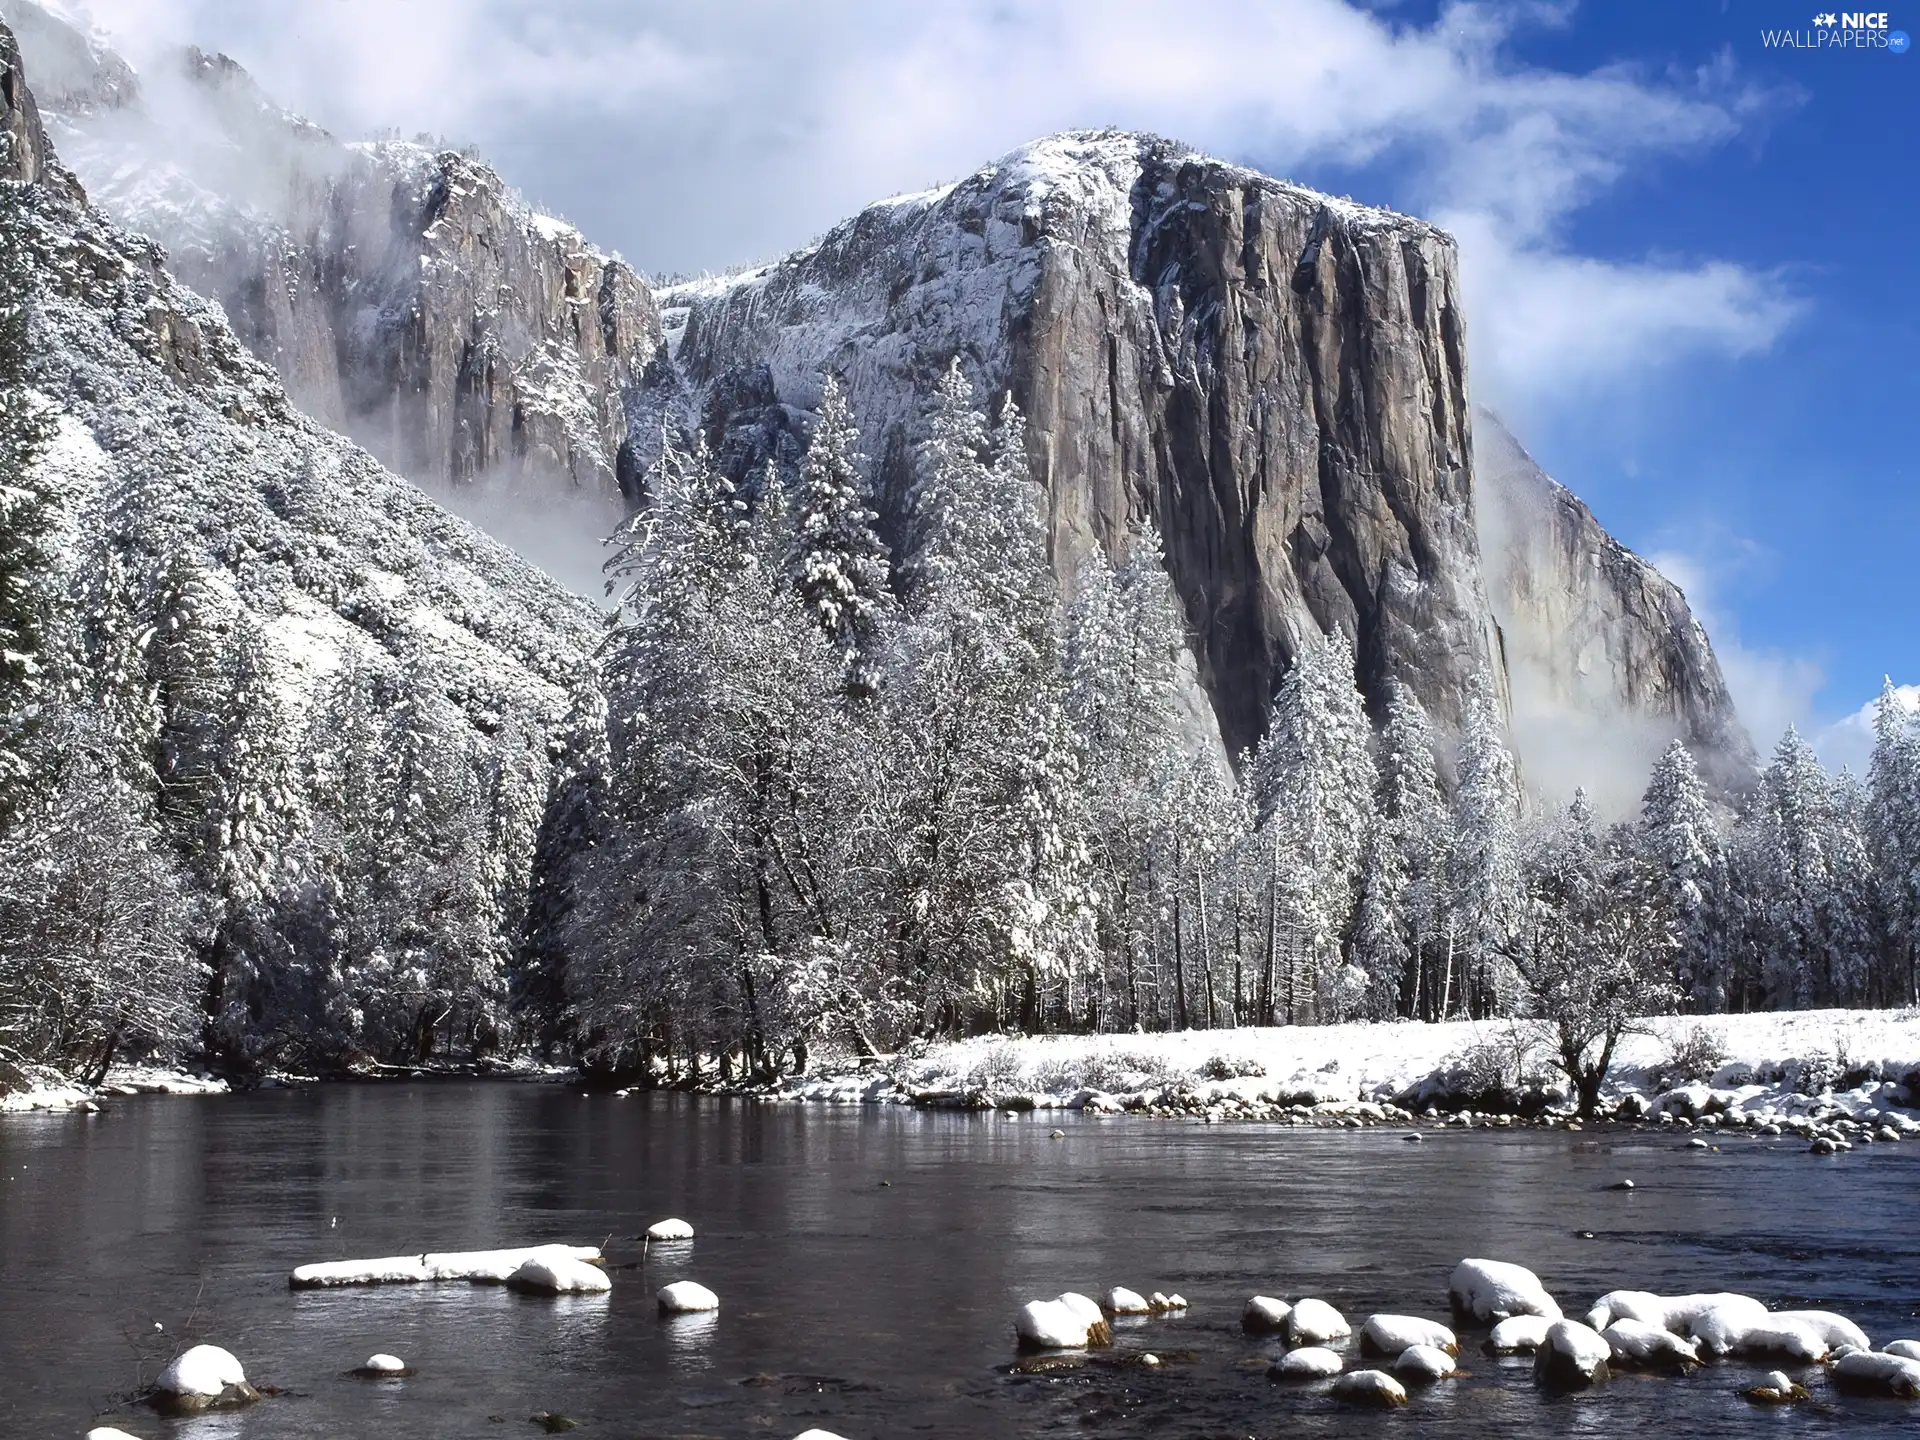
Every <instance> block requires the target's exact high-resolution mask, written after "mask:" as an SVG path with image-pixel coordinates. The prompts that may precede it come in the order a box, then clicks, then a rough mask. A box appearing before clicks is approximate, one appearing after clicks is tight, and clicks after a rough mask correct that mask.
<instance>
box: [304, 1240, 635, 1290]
mask: <svg viewBox="0 0 1920 1440" xmlns="http://www.w3.org/2000/svg"><path fill="white" fill-rule="evenodd" d="M600 1258H601V1256H600V1247H599V1246H597V1245H521V1246H517V1247H515V1248H513V1249H508V1250H450V1251H445V1252H442V1253H429V1254H425V1255H393V1256H388V1257H386V1258H384V1259H379V1260H325V1261H321V1262H320V1263H318V1264H314V1265H301V1266H298V1267H297V1268H296V1269H295V1270H294V1271H293V1273H292V1274H291V1275H289V1276H288V1277H287V1283H288V1284H289V1285H290V1286H292V1287H293V1288H294V1289H295V1290H320V1289H328V1288H331V1287H333V1286H339V1285H416V1284H420V1283H422V1282H425V1281H431V1280H466V1281H471V1282H472V1283H474V1284H478V1285H504V1284H506V1283H507V1281H508V1280H509V1279H511V1278H512V1276H513V1273H514V1272H515V1271H516V1270H518V1269H519V1268H520V1267H521V1266H522V1265H524V1264H526V1263H527V1261H529V1260H533V1259H567V1260H580V1261H595V1260H599V1259H600Z"/></svg>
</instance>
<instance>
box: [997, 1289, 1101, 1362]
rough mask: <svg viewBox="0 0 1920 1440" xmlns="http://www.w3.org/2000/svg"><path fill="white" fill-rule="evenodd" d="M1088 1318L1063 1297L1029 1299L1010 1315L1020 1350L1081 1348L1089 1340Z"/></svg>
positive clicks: (1090, 1326) (1089, 1326)
mask: <svg viewBox="0 0 1920 1440" xmlns="http://www.w3.org/2000/svg"><path fill="white" fill-rule="evenodd" d="M1091 1329H1092V1325H1091V1322H1090V1321H1089V1320H1088V1319H1087V1317H1086V1315H1085V1314H1084V1313H1082V1312H1081V1311H1079V1310H1077V1309H1076V1308H1075V1307H1074V1306H1072V1305H1069V1304H1068V1303H1067V1302H1066V1301H1064V1300H1029V1301H1028V1302H1027V1303H1026V1304H1024V1305H1022V1306H1021V1307H1020V1310H1019V1313H1018V1314H1016V1315H1015V1316H1014V1317H1013V1331H1014V1334H1015V1335H1016V1336H1018V1337H1019V1340H1020V1348H1021V1349H1023V1350H1080V1349H1083V1348H1085V1347H1086V1346H1087V1345H1088V1344H1090V1343H1091V1337H1090V1334H1089V1332H1090V1330H1091Z"/></svg>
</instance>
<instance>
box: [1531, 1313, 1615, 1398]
mask: <svg viewBox="0 0 1920 1440" xmlns="http://www.w3.org/2000/svg"><path fill="white" fill-rule="evenodd" d="M1612 1355H1613V1347H1612V1346H1610V1345H1608V1344H1607V1342H1606V1340H1605V1339H1604V1338H1603V1337H1602V1336H1601V1334H1600V1332H1599V1331H1597V1330H1594V1329H1593V1328H1592V1327H1590V1326H1587V1325H1582V1324H1581V1323H1580V1322H1579V1321H1578V1320H1556V1321H1554V1322H1553V1324H1551V1325H1549V1326H1548V1327H1547V1337H1546V1339H1545V1340H1543V1341H1542V1342H1541V1344H1540V1348H1539V1349H1538V1350H1536V1351H1534V1352H1533V1378H1534V1380H1535V1381H1536V1382H1537V1383H1538V1384H1541V1385H1544V1386H1546V1387H1547V1388H1548V1389H1551V1390H1581V1389H1584V1388H1586V1387H1587V1386H1589V1385H1592V1384H1594V1383H1596V1382H1597V1381H1601V1380H1605V1379H1606V1378H1607V1375H1608V1370H1607V1361H1608V1360H1609V1359H1610V1358H1611V1357H1612Z"/></svg>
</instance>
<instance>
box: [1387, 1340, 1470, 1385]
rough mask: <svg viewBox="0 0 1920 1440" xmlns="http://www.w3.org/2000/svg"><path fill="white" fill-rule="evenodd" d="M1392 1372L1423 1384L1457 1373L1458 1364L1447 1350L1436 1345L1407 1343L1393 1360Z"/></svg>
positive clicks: (1458, 1369) (1458, 1371)
mask: <svg viewBox="0 0 1920 1440" xmlns="http://www.w3.org/2000/svg"><path fill="white" fill-rule="evenodd" d="M1393 1373H1394V1374H1396V1375H1398V1376H1400V1377H1401V1378H1402V1379H1404V1380H1412V1381H1417V1382H1419V1383H1421V1384H1425V1383H1427V1382H1428V1381H1431V1380H1446V1379H1448V1378H1450V1377H1452V1376H1454V1375H1458V1374H1459V1373H1460V1366H1459V1364H1458V1363H1457V1362H1455V1360H1454V1358H1453V1355H1452V1354H1451V1353H1450V1352H1449V1351H1446V1350H1442V1349H1441V1348H1440V1347H1439V1346H1437V1345H1409V1346H1408V1347H1407V1348H1406V1349H1404V1350H1402V1351H1401V1352H1400V1357H1399V1358H1398V1359H1397V1360H1395V1361H1394V1362H1393Z"/></svg>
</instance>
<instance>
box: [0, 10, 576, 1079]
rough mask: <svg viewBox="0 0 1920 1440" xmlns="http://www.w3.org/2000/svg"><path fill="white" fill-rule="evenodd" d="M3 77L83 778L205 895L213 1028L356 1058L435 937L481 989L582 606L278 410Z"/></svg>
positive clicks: (56, 579) (524, 886) (427, 984)
mask: <svg viewBox="0 0 1920 1440" xmlns="http://www.w3.org/2000/svg"><path fill="white" fill-rule="evenodd" d="M0 62H4V63H5V64H6V68H5V70H4V73H0V180H3V181H9V182H21V188H18V189H16V190H13V191H11V192H10V195H11V197H12V198H10V199H9V205H10V206H17V207H18V218H17V219H16V220H14V221H11V222H10V224H11V225H14V226H17V227H18V236H17V239H16V240H15V242H14V243H16V244H18V245H20V246H22V247H23V249H24V251H25V256H24V258H25V261H26V266H27V269H28V270H29V272H30V274H31V277H32V287H33V290H34V292H35V294H34V299H33V312H34V318H33V328H32V337H33V342H34V343H33V347H32V360H31V367H32V368H31V370H30V372H29V375H28V383H29V386H30V388H31V391H32V392H34V393H36V394H37V395H38V396H40V397H41V399H42V402H43V403H44V405H45V406H46V408H47V410H48V412H49V414H50V416H51V417H52V419H53V422H54V424H55V427H56V428H55V431H54V434H53V437H52V440H51V442H50V443H49V444H48V445H47V446H46V447H45V449H44V450H43V452H42V453H41V455H40V457H39V459H38V460H37V462H36V473H37V477H38V478H37V486H38V488H39V489H40V490H41V491H42V492H44V493H45V494H46V495H47V496H48V497H49V499H50V501H51V503H52V507H53V512H54V520H55V528H54V543H53V566H52V568H53V570H54V572H55V573H53V574H50V575H43V576H38V577H36V583H38V584H40V585H42V586H43V588H44V592H45V594H46V595H47V597H48V603H49V605H50V606H51V607H52V608H53V610H54V611H55V626H54V629H55V633H57V634H59V635H62V636H68V637H71V640H72V645H73V647H74V649H73V654H74V657H75V660H76V661H77V662H78V664H79V665H80V667H81V668H80V670H79V671H78V672H77V673H76V674H75V675H74V678H73V680H72V682H71V683H72V686H73V696H72V699H71V700H70V701H69V699H68V697H66V696H61V697H59V704H60V706H62V707H65V708H68V709H71V710H73V711H74V712H76V716H75V719H74V720H73V722H72V723H73V725H74V726H75V727H77V729H76V730H75V733H77V734H81V735H83V737H92V738H91V739H87V740H86V745H87V746H91V747H93V749H94V750H96V751H98V753H99V754H101V755H107V754H111V755H115V756H121V757H124V758H122V759H114V760H111V762H108V761H99V762H98V763H102V764H108V767H109V769H112V770H113V771H114V772H115V773H117V774H120V775H122V776H123V778H124V782H125V783H126V785H127V786H128V787H129V789H130V790H131V791H132V792H133V793H134V794H135V796H136V798H135V800H133V801H132V802H130V803H131V804H133V805H134V806H135V808H136V809H137V810H139V811H140V813H146V812H147V811H149V810H150V811H151V812H152V813H153V814H155V815H157V816H158V817H159V819H158V824H159V826H160V832H161V833H162V834H163V835H164V837H165V839H166V840H167V841H168V842H169V844H170V845H171V846H172V847H173V848H174V853H176V854H177V855H178V857H179V858H180V863H181V865H182V867H183V869H184V870H185V871H186V872H187V873H188V874H190V875H192V876H194V878H195V879H196V881H198V882H199V883H201V884H202V885H203V887H204V888H202V889H201V890H200V891H199V892H197V893H196V894H195V895H194V897H193V901H192V904H193V907H194V913H195V915H196V916H197V917H198V918H197V919H196V920H195V922H194V924H195V927H196V933H197V934H198V936H199V944H200V946H201V947H202V948H201V952H200V953H201V955H202V963H203V964H204V965H205V966H206V967H207V974H208V975H210V976H211V977H212V980H211V982H210V984H211V988H209V989H208V990H207V992H206V995H205V997H204V999H205V1004H206V1006H207V1013H208V1017H209V1019H208V1023H209V1024H210V1025H215V1026H217V1025H218V1024H219V1023H220V1021H221V1017H222V1015H223V1013H224V1010H223V1007H233V1006H238V1007H241V1008H242V1009H243V1010H245V1011H246V1012H248V1013H250V1015H251V1020H250V1021H249V1022H248V1023H249V1024H250V1025H252V1026H253V1027H254V1033H256V1034H264V1033H267V1032H269V1031H277V1030H279V1028H280V1027H281V1026H283V1025H284V1026H288V1027H291V1028H290V1032H289V1033H292V1032H302V1031H303V1027H307V1026H311V1033H314V1034H317V1033H319V1031H320V1030H321V1029H323V1028H326V1027H327V1026H331V1027H332V1034H333V1036H334V1043H336V1044H337V1046H338V1047H341V1048H346V1047H351V1046H354V1045H359V1044H365V1045H367V1046H369V1047H372V1046H374V1045H375V1044H376V1041H375V1040H374V1039H372V1038H370V1028H371V1029H378V1028H379V1027H377V1026H371V1022H369V1021H368V1020H367V1016H368V1015H369V1014H370V1013H371V1011H372V1010H373V1008H374V1007H375V1005H376V1003H379V1004H389V1005H391V1006H392V1007H394V1008H395V1009H396V1010H397V1011H399V1012H402V1013H401V1018H399V1019H398V1020H395V1021H393V1022H392V1024H391V1025H389V1026H388V1027H387V1030H386V1032H384V1033H385V1035H386V1038H387V1039H390V1038H391V1034H392V1033H393V1031H394V1030H395V1028H396V1027H397V1029H398V1032H399V1033H402V1034H404V1033H405V1032H406V1029H407V1027H408V1026H411V1025H414V1024H415V1023H416V1017H415V1014H414V1012H415V1010H418V1011H419V1014H420V1015H423V1016H425V1017H426V1019H425V1020H424V1021H420V1022H419V1023H422V1024H425V1025H426V1026H427V1030H426V1032H425V1033H426V1034H428V1035H431V1033H432V1028H433V1026H434V1025H438V1024H441V1023H442V1022H446V1021H448V1017H449V1016H453V1015H455V1014H456V1012H455V1010H454V1008H453V1007H452V1006H447V1005H443V1004H442V1003H441V1001H440V1000H439V998H438V997H439V996H440V995H444V994H447V993H450V988H451V987H452V985H453V983H454V982H451V981H449V980H448V979H447V978H446V976H445V974H440V975H439V977H438V978H435V974H436V971H435V967H436V966H439V965H440V963H441V962H440V961H437V960H435V961H429V960H428V959H427V958H423V957H426V956H427V955H428V954H429V952H430V951H438V950H444V951H446V952H447V954H449V955H451V954H452V953H453V952H456V951H457V952H458V963H459V964H460V965H462V966H465V967H466V970H467V979H465V980H464V981H461V982H459V985H460V987H461V989H460V993H461V995H462V1001H461V1004H462V1006H463V1007H464V1006H465V1004H466V1000H467V998H468V997H471V996H474V995H478V996H481V997H483V998H485V999H488V1000H492V1001H497V1000H499V999H501V998H503V997H504V994H505V986H506V983H507V976H506V974H505V970H504V964H505V958H506V956H507V955H508V954H509V953H510V952H511V951H512V950H513V949H514V947H515V946H516V945H517V944H518V943H519V940H520V930H521V922H522V917H523V916H524V914H525V911H526V905H527V895H528V890H529V887H530V885H531V883H532V874H533V869H534V859H533V855H534V848H535V842H536V836H537V832H538V830H539V827H540V825H541V823H542V818H543V814H544V811H545V808H546V805H547V801H548V793H549V788H550V773H551V770H552V766H553V756H554V754H555V753H557V752H556V750H555V748H554V746H555V736H556V734H557V732H558V730H559V728H560V726H561V723H562V721H563V719H564V717H565V715H566V713H567V711H568V708H569V705H570V703H571V702H572V700H573V697H574V695H575V693H576V691H577V690H578V689H579V687H581V686H582V685H583V684H585V683H587V681H588V679H589V676H590V663H589V655H590V652H591V650H592V648H593V646H594V645H595V644H596V643H597V640H598V638H599V635H600V630H601V622H600V618H599V615H598V612H597V611H596V610H595V609H594V607H593V606H591V605H590V604H589V603H587V602H586V601H584V600H582V599H580V598H578V597H577V596H575V595H573V594H571V593H569V592H568V591H566V590H565V589H563V588H562V587H561V586H560V585H558V584H557V583H555V582H554V581H552V580H551V579H549V578H548V577H547V576H546V575H544V574H542V573H541V572H540V571H538V570H537V569H535V568H534V567H533V566H531V565H529V564H528V563H527V562H526V561H524V560H522V559H521V558H520V557H519V556H518V555H516V554H515V553H514V552H513V551H511V550H509V549H507V548H506V547H505V546H503V545H501V544H499V543H497V542H495V541H493V540H491V539H489V538H488V537H487V536H486V535H485V534H483V533H481V532H480V531H478V530H476V529H475V528H474V527H472V526H471V525H469V524H467V523H466V522H464V521H462V520H460V519H458V518H456V517H455V516H453V515H452V514H450V513H448V512H447V511H446V510H444V509H442V508H441V507H440V506H438V505H436V504H435V503H434V502H433V501H432V500H431V499H430V498H428V496H427V495H426V494H425V493H424V492H423V491H421V490H420V489H419V488H418V487H417V486H415V485H414V484H412V483H410V482H409V481H407V480H405V479H403V478H401V477H400V476H397V475H395V474H393V473H391V472H390V471H388V470H386V469H385V468H383V467H382V466H381V465H380V464H379V462H378V461H376V460H375V459H374V458H373V457H372V456H371V455H369V454H368V453H367V452H366V451H365V450H363V449H361V448H360V447H359V446H357V445H355V444H354V443H353V442H352V441H350V440H348V439H346V438H344V437H343V436H341V435H338V434H336V433H334V432H333V431H331V430H328V429H327V428H325V427H324V426H323V425H321V424H320V423H319V422H317V421H316V420H314V419H312V418H310V417H309V416H308V415H306V414H304V413H302V411H301V410H300V409H299V408H297V406H296V405H295V403H294V401H293V400H292V399H291V397H290V396H289V394H288V392H287V389H286V387H285V386H284V385H283V384H282V382H281V380H280V378H279V377H278V376H277V375H276V374H275V373H274V371H273V369H272V368H271V367H270V366H268V365H267V364H265V363H263V362H262V361H260V360H259V359H257V358H255V356H253V355H252V354H250V353H249V352H248V350H247V348H246V347H245V346H244V345H243V344H241V342H240V340H239V339H238V338H237V337H236V335H235V333H234V332H233V330H232V329H231V328H230V327H229V325H228V323H227V321H226V318H225V316H224V315H223V314H222V312H221V310H220V307H219V306H218V305H215V304H213V303H210V302H209V301H207V300H205V299H202V298H201V297H200V296H199V295H197V294H195V293H194V292H193V291H191V290H189V289H188V288H186V287H185V286H183V285H182V284H181V283H179V281H178V280H177V279H176V278H175V277H174V276H173V275H172V274H171V273H170V271H169V269H168V268H167V266H166V264H165V263H164V257H163V253H162V252H161V250H160V249H159V248H158V247H157V246H156V245H154V244H153V243H152V242H151V241H149V240H147V239H145V238H144V237H142V236H139V235H135V234H131V233H129V232H128V231H126V230H124V229H122V228H121V227H119V226H118V225H116V224H114V223H113V222H112V221H110V220H109V219H108V218H107V217H106V216H105V215H104V214H102V213H101V211H100V210H99V209H97V208H96V207H95V206H93V205H92V204H91V203H90V202H89V201H88V198H87V195H86V193H85V191H84V190H83V188H82V186H81V185H80V183H79V181H78V180H77V179H76V178H75V177H74V176H73V175H72V174H71V173H70V172H68V171H67V170H66V169H65V168H64V166H63V165H62V164H61V162H60V159H59V158H58V155H57V153H56V147H55V146H54V145H53V144H52V143H51V142H50V141H49V139H48V136H47V134H46V131H45V129H44V127H43V125H42V123H41V118H40V113H39V110H38V107H37V105H36V103H35V99H34V96H33V92H32V90H31V88H30V85H29V81H30V78H31V74H30V71H28V70H25V69H23V67H22V64H21V61H20V57H19V54H18V52H17V50H16V49H15V47H14V44H13V39H12V36H11V35H10V34H8V32H7V30H6V27H5V26H4V25H0ZM10 213H12V212H11V211H10ZM61 663H62V664H67V663H69V662H67V661H62V662H61ZM116 666H117V667H118V669H117V670H116V669H115V667H116ZM88 667H91V673H89V669H88ZM110 671H111V672H113V673H109V672H110ZM71 751H72V747H69V752H70V753H71ZM89 763H95V762H93V761H90V762H89ZM55 833H56V834H57V832H55ZM249 837H251V838H249ZM202 871H204V875H205V876H214V875H218V876H220V877H222V878H220V879H218V880H217V882H216V881H214V880H211V879H204V878H203V876H202V873H201V872H202ZM406 873H411V874H413V875H414V876H415V879H414V880H405V881H403V879H402V877H403V875H404V874H406ZM408 887H412V888H411V889H409V888H408ZM409 895H410V896H412V898H407V897H408V896H409ZM376 912H377V918H373V919H370V918H369V917H370V916H375V915H376ZM343 917H355V918H351V919H349V918H343ZM300 925H311V926H312V927H313V934H314V937H315V938H314V940H313V943H312V945H311V947H310V948H309V950H308V951H307V952H306V953H305V954H302V955H300V956H298V957H297V961H296V962H295V963H294V964H293V965H292V968H291V969H290V970H289V971H287V972H285V973H277V972H274V970H273V963H274V962H273V956H274V951H273V948H272V945H271V944H270V943H269V941H268V940H267V939H266V938H264V937H266V936H267V935H269V934H279V935H283V936H284V935H291V934H293V933H296V929H297V927H298V926H300ZM247 927H253V928H252V931H251V932H250V933H251V934H252V935H253V940H252V941H250V942H248V945H249V948H248V949H247V950H246V951H245V952H244V963H243V962H242V961H241V960H240V959H237V958H234V957H235V955H236V953H237V952H236V950H235V948H234V947H235V945H237V944H238V943H239V942H238V941H236V940H234V939H233V937H235V936H239V935H242V934H246V933H249V931H248V929H247ZM276 927H277V928H276ZM322 935H324V937H325V938H324V939H321V938H319V937H321V936H322ZM409 937H411V938H409ZM254 946H257V948H252V947H254ZM223 955H224V956H225V957H226V958H222V957H223ZM223 966H226V967H230V968H231V975H230V976H226V975H223V968H222V967H223ZM289 977H292V978H291V979H290V978H289ZM229 980H230V982H231V983H230V985H229V984H228V981H229ZM295 980H297V981H298V982H299V985H300V986H309V985H310V989H305V990H302V992H301V994H300V995H299V996H298V997H297V998H290V997H292V994H293V990H294V988H296V987H295V985H294V981H295ZM300 1007H306V1008H304V1009H301V1008H300ZM295 1010H298V1012H299V1014H300V1016H302V1017H304V1018H300V1019H294V1018H291V1015H292V1012H293V1011H295ZM457 1013H458V1015H459V1016H460V1017H464V1018H463V1019H462V1020H461V1022H460V1023H467V1024H469V1025H470V1027H471V1026H478V1025H481V1024H482V1023H483V1022H484V1023H486V1024H491V1023H493V1021H491V1020H489V1019H486V1017H484V1016H480V1015H478V1014H477V1012H474V1011H472V1010H470V1009H466V1008H462V1009H460V1010H459V1011H458V1012H457ZM321 1015H325V1016H326V1017H327V1018H326V1020H325V1022H323V1021H322V1020H321V1019H319V1018H317V1017H319V1016H321ZM473 1033H475V1032H473V1031H472V1030H471V1028H470V1030H469V1035H468V1039H469V1041H471V1037H472V1034H473ZM380 1043H383V1044H384V1043H385V1041H384V1040H383V1041H382V1042H380ZM424 1049H425V1046H424V1044H423V1047H422V1053H424ZM333 1053H334V1054H336V1055H337V1054H338V1053H340V1051H339V1049H336V1050H335V1051H334V1052H333Z"/></svg>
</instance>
